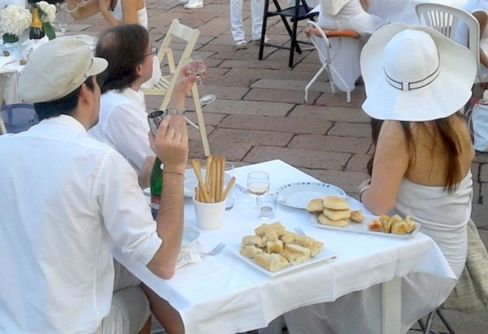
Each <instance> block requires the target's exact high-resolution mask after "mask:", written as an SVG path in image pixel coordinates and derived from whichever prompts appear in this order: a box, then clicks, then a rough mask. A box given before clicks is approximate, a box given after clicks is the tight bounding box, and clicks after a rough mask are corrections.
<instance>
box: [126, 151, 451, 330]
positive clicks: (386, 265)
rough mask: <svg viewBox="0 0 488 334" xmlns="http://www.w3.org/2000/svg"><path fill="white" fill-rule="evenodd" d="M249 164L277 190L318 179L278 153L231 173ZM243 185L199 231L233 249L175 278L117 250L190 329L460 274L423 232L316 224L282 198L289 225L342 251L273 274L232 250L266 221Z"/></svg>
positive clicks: (235, 324) (265, 319)
mask: <svg viewBox="0 0 488 334" xmlns="http://www.w3.org/2000/svg"><path fill="white" fill-rule="evenodd" d="M251 170H264V171H268V172H269V173H270V176H271V190H272V191H274V190H276V189H277V188H278V187H280V186H281V185H284V184H288V183H292V182H302V181H316V180H315V179H314V178H312V177H311V176H309V175H306V174H304V173H302V172H300V171H299V170H297V169H295V168H293V167H291V166H290V165H287V164H286V163H284V162H282V161H279V160H274V161H269V162H266V163H261V164H256V165H251V166H246V167H240V168H236V169H235V170H234V171H233V173H234V175H235V176H236V177H237V180H238V181H237V182H238V184H239V185H241V186H245V183H246V175H247V173H248V172H249V171H251ZM329 183H333V180H330V181H329ZM237 193H238V196H237V200H236V203H235V206H234V208H233V209H232V210H230V211H227V212H226V216H225V222H224V227H223V228H221V229H219V230H215V231H203V230H202V231H201V236H200V239H199V242H200V243H201V245H202V246H203V248H204V249H211V248H213V246H215V245H216V244H217V243H219V242H225V243H226V245H227V249H226V250H225V251H224V252H223V253H222V254H220V255H219V256H215V257H205V258H204V260H203V261H202V262H199V263H195V264H191V265H188V266H185V267H183V268H180V269H178V270H177V272H176V274H175V276H174V277H173V278H172V279H170V280H163V279H160V278H158V277H156V276H155V275H153V274H152V273H151V272H150V271H149V270H148V269H147V268H146V267H145V266H143V265H140V264H136V263H127V262H126V261H125V259H123V258H121V257H120V256H117V258H118V259H119V261H121V262H122V263H123V264H125V265H126V266H127V268H128V269H129V270H130V271H132V272H133V273H134V274H135V275H136V276H137V277H139V278H140V279H141V280H142V281H143V282H144V283H146V284H147V285H148V286H150V287H151V288H152V289H153V290H154V291H156V292H157V293H158V294H159V295H160V296H162V297H163V298H165V299H166V300H168V301H169V302H170V303H171V305H172V306H173V307H175V308H176V309H177V310H178V311H179V313H180V315H181V317H182V319H183V321H184V323H185V328H186V333H188V334H191V333H234V332H241V331H247V330H251V329H256V328H261V327H265V326H266V325H267V324H268V323H269V322H270V321H271V320H272V319H274V318H275V317H276V316H278V315H280V314H283V313H284V312H287V311H289V310H292V309H295V308H297V307H300V306H304V305H310V304H314V303H319V302H325V301H334V300H335V299H337V298H338V297H340V296H342V295H345V294H347V293H349V292H352V291H357V290H362V289H365V288H367V287H370V286H372V285H374V284H377V283H382V282H388V281H390V280H392V279H393V278H395V277H401V276H404V275H406V274H407V273H409V272H427V273H433V274H436V275H439V276H441V277H445V278H446V279H453V278H454V274H453V273H452V271H451V269H450V267H449V265H448V264H447V261H446V260H445V258H444V257H443V255H442V254H441V252H440V250H439V248H438V247H437V245H436V244H435V243H434V241H432V239H430V238H429V237H427V236H425V235H424V234H422V233H418V234H417V235H416V236H415V238H413V239H410V240H399V239H395V238H390V237H382V236H372V235H364V234H354V233H347V232H342V231H332V230H327V229H319V228H316V227H314V226H313V225H312V222H311V219H310V214H308V213H307V212H305V211H304V210H299V209H293V208H288V207H284V206H281V205H278V210H277V214H276V220H278V221H281V222H282V223H283V224H284V225H286V227H287V228H288V229H291V230H293V228H294V227H297V226H300V227H301V228H302V229H303V230H304V231H305V233H306V234H308V235H310V236H312V237H314V238H316V239H318V240H322V241H324V242H325V244H326V247H327V248H328V249H330V250H331V251H332V252H334V253H335V254H336V255H337V259H335V260H331V261H328V262H321V263H317V264H314V265H311V266H308V267H305V268H302V269H300V270H297V271H294V272H290V273H287V274H285V275H282V276H277V277H274V278H270V277H268V276H267V275H266V274H263V273H261V272H260V271H258V270H256V269H254V268H252V267H250V266H249V265H248V264H246V263H245V262H243V261H242V260H240V259H239V258H237V257H236V256H234V255H232V254H231V253H230V252H229V251H228V249H230V248H237V247H238V245H239V243H240V240H241V238H242V236H243V235H247V234H252V233H253V229H254V228H255V227H256V226H258V225H260V224H261V223H262V221H260V220H259V219H258V218H257V212H256V207H255V199H254V198H253V197H251V196H250V195H247V194H244V193H243V192H240V191H237ZM352 201H353V202H354V200H352ZM354 203H355V206H357V205H360V204H358V203H357V202H354ZM185 224H189V225H192V226H196V223H195V214H194V208H193V207H192V205H191V201H189V200H187V202H186V205H185ZM399 290H400V289H396V290H395V292H394V293H396V294H397V296H394V299H397V300H398V299H399V298H400V291H399Z"/></svg>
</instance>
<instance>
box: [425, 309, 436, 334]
mask: <svg viewBox="0 0 488 334" xmlns="http://www.w3.org/2000/svg"><path fill="white" fill-rule="evenodd" d="M434 315H435V311H432V312H430V313H429V315H428V316H427V323H426V325H425V329H424V334H429V333H430V329H431V327H432V323H433V322H434Z"/></svg>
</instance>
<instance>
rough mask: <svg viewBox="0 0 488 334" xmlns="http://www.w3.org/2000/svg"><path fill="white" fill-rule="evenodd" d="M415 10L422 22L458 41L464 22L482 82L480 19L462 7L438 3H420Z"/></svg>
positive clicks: (478, 79) (479, 80)
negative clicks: (461, 25)
mask: <svg viewBox="0 0 488 334" xmlns="http://www.w3.org/2000/svg"><path fill="white" fill-rule="evenodd" d="M415 11H416V13H417V16H418V18H419V22H420V23H421V24H424V25H427V26H428V27H431V28H434V29H435V30H437V31H439V32H440V33H441V34H443V35H444V36H446V37H449V38H450V39H452V40H454V41H456V42H458V41H457V38H456V37H457V36H456V34H458V33H459V28H460V24H461V23H464V24H466V26H467V27H468V29H467V31H468V38H467V39H466V40H467V41H468V45H464V46H466V47H467V48H468V49H469V50H470V51H471V53H472V54H473V57H474V59H475V60H476V63H477V66H478V78H477V82H481V77H480V49H479V48H480V46H479V44H480V26H479V23H478V20H476V18H475V17H474V16H473V15H471V14H470V13H467V12H465V11H463V10H462V9H458V8H454V7H450V6H446V5H441V4H438V3H420V4H418V5H416V6H415Z"/></svg>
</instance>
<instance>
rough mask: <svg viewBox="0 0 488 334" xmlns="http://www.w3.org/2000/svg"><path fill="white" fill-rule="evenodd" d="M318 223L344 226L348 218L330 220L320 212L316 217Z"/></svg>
mask: <svg viewBox="0 0 488 334" xmlns="http://www.w3.org/2000/svg"><path fill="white" fill-rule="evenodd" d="M318 219H319V223H321V224H323V225H330V226H336V227H344V226H346V225H347V222H348V220H347V219H341V220H331V219H329V218H327V217H326V216H325V215H324V214H323V213H321V214H320V215H319V217H318Z"/></svg>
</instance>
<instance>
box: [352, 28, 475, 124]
mask: <svg viewBox="0 0 488 334" xmlns="http://www.w3.org/2000/svg"><path fill="white" fill-rule="evenodd" d="M406 29H413V30H420V31H424V32H426V33H428V34H429V35H430V36H431V37H432V39H433V40H434V42H435V44H436V46H437V49H438V53H439V58H440V73H439V76H438V77H437V78H436V79H435V80H434V81H433V82H432V83H430V84H429V85H428V86H426V87H423V88H421V89H416V90H411V91H402V90H399V89H397V88H394V87H392V86H391V85H390V84H389V83H388V82H387V81H386V79H385V75H384V69H383V68H384V63H385V60H384V55H383V51H384V49H385V46H386V44H387V43H388V42H389V41H390V40H391V38H392V37H393V36H394V35H396V34H397V33H399V32H401V31H403V30H406ZM476 71H477V66H476V62H475V60H474V57H473V56H472V54H471V52H470V51H469V50H468V49H466V48H465V47H463V46H461V45H459V44H456V43H455V42H453V41H451V40H450V39H448V38H447V37H445V36H443V35H442V34H441V33H439V32H437V31H435V30H433V29H431V28H428V27H422V26H409V25H407V24H404V23H393V24H389V25H386V26H383V27H382V28H380V29H379V30H377V31H376V32H375V33H374V34H373V35H372V36H371V38H370V39H369V41H368V43H366V45H365V46H364V47H363V50H362V52H361V72H362V75H363V80H364V84H365V88H366V96H367V98H366V100H365V102H364V103H363V105H362V108H363V110H364V111H365V112H366V113H367V114H368V115H369V116H371V117H373V118H376V119H381V120H399V121H413V122H415V121H430V120H434V119H440V118H445V117H448V116H450V115H452V114H453V113H455V112H456V111H458V110H460V109H461V108H462V107H463V106H464V104H465V103H466V102H467V101H468V100H469V98H470V97H471V87H472V85H473V83H474V79H475V76H476Z"/></svg>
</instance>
